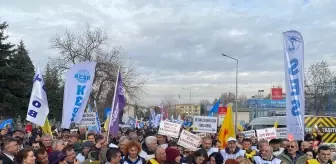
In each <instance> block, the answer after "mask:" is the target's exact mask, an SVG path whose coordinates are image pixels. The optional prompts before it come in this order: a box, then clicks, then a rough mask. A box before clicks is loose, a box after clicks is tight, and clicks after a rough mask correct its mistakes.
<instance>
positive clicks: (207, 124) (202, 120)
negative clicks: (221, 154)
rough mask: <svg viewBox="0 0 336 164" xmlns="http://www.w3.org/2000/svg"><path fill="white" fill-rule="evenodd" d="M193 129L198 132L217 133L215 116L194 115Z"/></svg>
mask: <svg viewBox="0 0 336 164" xmlns="http://www.w3.org/2000/svg"><path fill="white" fill-rule="evenodd" d="M193 131H195V132H200V133H217V118H216V117H210V116H194V121H193Z"/></svg>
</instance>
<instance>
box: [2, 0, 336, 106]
mask: <svg viewBox="0 0 336 164" xmlns="http://www.w3.org/2000/svg"><path fill="white" fill-rule="evenodd" d="M335 11H336V1H335V0H272V1H270V0H221V1H215V0H211V1H210V0H72V1H69V0H57V1H46V0H33V1H27V0H1V5H0V17H1V20H5V21H7V22H8V23H9V25H10V28H9V32H8V34H9V35H10V37H11V41H12V42H18V41H19V40H20V39H23V40H24V41H25V43H26V45H27V48H28V50H29V52H30V56H31V58H32V60H33V62H34V63H39V64H40V65H42V66H44V65H45V63H46V62H47V60H48V57H49V56H56V55H57V52H55V51H54V50H52V49H50V44H49V39H50V37H51V36H54V35H55V34H56V33H63V32H64V30H65V29H66V28H68V29H69V30H72V31H76V30H79V31H80V29H81V28H82V27H84V25H85V24H84V23H85V22H87V21H89V22H91V23H92V24H93V25H96V26H99V27H100V28H102V29H103V30H106V31H107V33H108V35H109V44H110V45H111V46H122V47H123V48H124V49H125V52H126V53H127V54H128V58H129V57H131V58H132V60H134V62H135V64H136V66H137V67H138V68H139V69H138V71H139V73H141V74H142V75H143V76H145V77H146V79H147V84H146V93H147V96H146V97H143V98H142V102H143V104H159V103H160V101H161V100H163V99H164V98H165V97H167V98H168V99H174V100H175V101H178V100H179V99H178V95H179V94H180V95H181V98H180V100H179V101H180V102H181V103H184V102H188V101H189V91H188V90H183V89H182V88H187V89H191V92H192V97H191V101H192V102H193V103H196V102H199V100H203V99H205V100H211V101H212V100H213V99H214V98H215V97H217V96H219V95H220V93H223V92H235V61H233V60H230V59H228V58H225V57H223V56H221V53H225V54H227V55H230V56H232V57H235V58H237V59H239V91H238V92H239V95H242V94H244V95H247V96H251V95H254V94H256V92H257V91H258V90H259V89H264V90H265V92H266V93H269V90H270V89H269V88H270V87H271V85H272V84H273V85H284V64H283V63H284V62H283V48H282V46H283V45H282V32H284V31H287V30H292V29H293V30H297V31H300V32H301V34H302V35H303V37H304V40H305V67H308V66H309V65H310V64H313V63H316V62H318V61H322V60H327V61H328V62H329V64H330V65H331V66H336V54H335V47H336V30H335V29H336V20H335V14H334V12H335Z"/></svg>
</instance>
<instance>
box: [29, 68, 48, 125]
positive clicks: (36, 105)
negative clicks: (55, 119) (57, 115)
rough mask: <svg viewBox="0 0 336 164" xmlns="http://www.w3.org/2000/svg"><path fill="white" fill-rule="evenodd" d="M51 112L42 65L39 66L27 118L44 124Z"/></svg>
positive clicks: (37, 123) (38, 123) (35, 122)
mask: <svg viewBox="0 0 336 164" xmlns="http://www.w3.org/2000/svg"><path fill="white" fill-rule="evenodd" d="M48 114H49V107H48V100H47V94H46V91H45V86H44V81H43V78H42V73H41V71H40V67H39V66H37V69H36V73H35V76H34V82H33V90H32V93H31V96H30V100H29V106H28V112H27V117H26V120H27V121H30V122H32V123H34V124H36V125H39V126H43V125H44V122H45V120H46V118H47V117H48Z"/></svg>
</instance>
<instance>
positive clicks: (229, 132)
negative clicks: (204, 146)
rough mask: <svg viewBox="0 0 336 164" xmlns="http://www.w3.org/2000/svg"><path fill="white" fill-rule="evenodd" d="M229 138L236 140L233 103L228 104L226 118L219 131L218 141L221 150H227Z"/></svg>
mask: <svg viewBox="0 0 336 164" xmlns="http://www.w3.org/2000/svg"><path fill="white" fill-rule="evenodd" d="M229 137H233V138H236V135H235V128H234V125H233V114H232V104H231V103H230V104H228V107H227V112H226V115H225V118H224V120H223V123H222V126H221V128H220V130H219V135H218V140H219V141H220V142H221V149H223V148H225V146H226V145H227V139H228V138H229Z"/></svg>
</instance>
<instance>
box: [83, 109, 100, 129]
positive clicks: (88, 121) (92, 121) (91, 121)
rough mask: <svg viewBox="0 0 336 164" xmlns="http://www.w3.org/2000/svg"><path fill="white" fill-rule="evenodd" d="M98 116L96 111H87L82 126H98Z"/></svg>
mask: <svg viewBox="0 0 336 164" xmlns="http://www.w3.org/2000/svg"><path fill="white" fill-rule="evenodd" d="M96 118H97V116H96V112H85V113H84V114H83V117H82V121H81V123H80V126H97V121H96Z"/></svg>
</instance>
